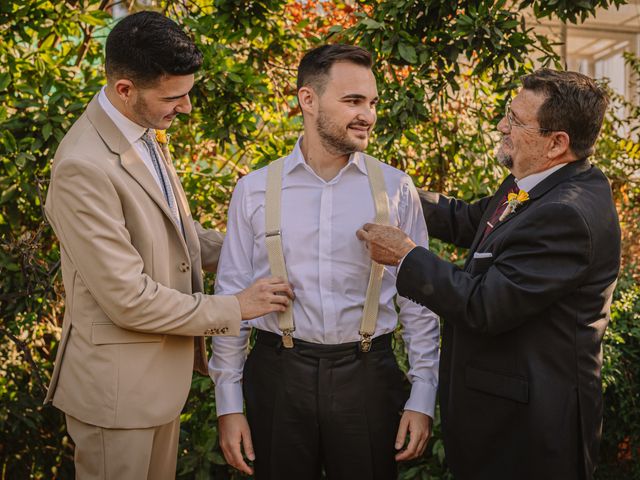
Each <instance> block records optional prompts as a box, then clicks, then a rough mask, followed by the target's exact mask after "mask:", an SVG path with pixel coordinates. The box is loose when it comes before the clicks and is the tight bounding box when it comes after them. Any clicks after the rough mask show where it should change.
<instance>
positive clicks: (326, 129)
mask: <svg viewBox="0 0 640 480" xmlns="http://www.w3.org/2000/svg"><path fill="white" fill-rule="evenodd" d="M316 128H317V130H318V135H319V136H320V141H321V142H322V146H323V147H324V148H325V150H327V151H328V152H330V153H332V154H334V155H351V154H352V153H354V152H359V151H361V150H362V149H361V148H360V147H359V146H358V145H357V144H356V143H354V142H353V141H351V140H350V139H349V137H348V136H347V132H343V131H341V130H340V127H339V126H338V125H336V124H335V123H333V122H332V121H331V120H330V119H329V117H328V116H327V115H326V114H325V113H324V111H322V110H320V111H319V112H318V120H317V121H316Z"/></svg>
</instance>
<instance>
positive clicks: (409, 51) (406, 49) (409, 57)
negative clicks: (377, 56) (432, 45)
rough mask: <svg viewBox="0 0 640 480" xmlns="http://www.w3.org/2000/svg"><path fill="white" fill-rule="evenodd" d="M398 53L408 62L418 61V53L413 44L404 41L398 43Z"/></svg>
mask: <svg viewBox="0 0 640 480" xmlns="http://www.w3.org/2000/svg"><path fill="white" fill-rule="evenodd" d="M398 53H399V54H400V56H401V57H402V58H403V59H404V60H406V61H407V62H409V63H411V64H413V63H416V62H417V61H418V55H417V54H416V49H415V48H413V46H412V45H408V44H406V43H404V42H400V43H398Z"/></svg>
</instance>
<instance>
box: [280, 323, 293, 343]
mask: <svg viewBox="0 0 640 480" xmlns="http://www.w3.org/2000/svg"><path fill="white" fill-rule="evenodd" d="M282 346H283V347H284V348H293V329H292V328H288V329H286V330H283V331H282Z"/></svg>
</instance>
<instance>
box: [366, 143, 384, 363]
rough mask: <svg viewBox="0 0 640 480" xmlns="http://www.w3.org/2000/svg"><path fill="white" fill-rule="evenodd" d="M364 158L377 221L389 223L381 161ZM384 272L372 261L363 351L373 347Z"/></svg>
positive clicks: (381, 267)
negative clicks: (372, 342)
mask: <svg viewBox="0 0 640 480" xmlns="http://www.w3.org/2000/svg"><path fill="white" fill-rule="evenodd" d="M364 158H365V162H366V165H367V174H368V177H369V185H370V186H371V195H372V196H373V202H374V204H375V208H376V217H375V223H381V224H383V225H388V224H389V198H388V196H387V189H386V188H385V185H384V176H383V175H382V169H381V168H380V163H379V162H378V160H376V159H375V158H373V157H370V156H369V155H364ZM383 274H384V265H380V264H379V263H376V262H374V261H371V273H370V274H369V286H368V287H367V296H366V298H365V301H364V310H363V312H362V322H361V323H360V332H359V333H360V336H361V337H362V338H361V340H360V349H361V350H362V351H363V352H368V351H369V350H370V349H371V337H372V336H373V334H374V333H375V331H376V322H377V320H378V307H379V305H380V288H381V286H382V276H383Z"/></svg>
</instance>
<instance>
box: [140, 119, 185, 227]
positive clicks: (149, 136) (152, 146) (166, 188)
mask: <svg viewBox="0 0 640 480" xmlns="http://www.w3.org/2000/svg"><path fill="white" fill-rule="evenodd" d="M154 134H155V132H153V130H151V129H147V131H146V132H145V133H144V135H143V136H142V141H143V142H144V144H145V145H146V146H147V149H148V150H149V155H150V156H151V163H153V168H154V169H155V170H156V174H157V175H158V178H159V179H160V185H161V190H162V193H163V194H164V198H165V200H166V201H167V205H169V210H171V215H172V216H173V219H174V220H175V222H176V223H177V224H178V226H180V229H181V230H182V222H181V221H180V212H179V211H178V205H177V204H176V197H175V196H174V194H173V189H172V188H171V182H170V181H169V175H168V174H167V170H166V168H165V166H164V163H163V160H161V159H160V154H159V153H158V147H157V146H156V140H155V138H154V136H155V135H154Z"/></svg>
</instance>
